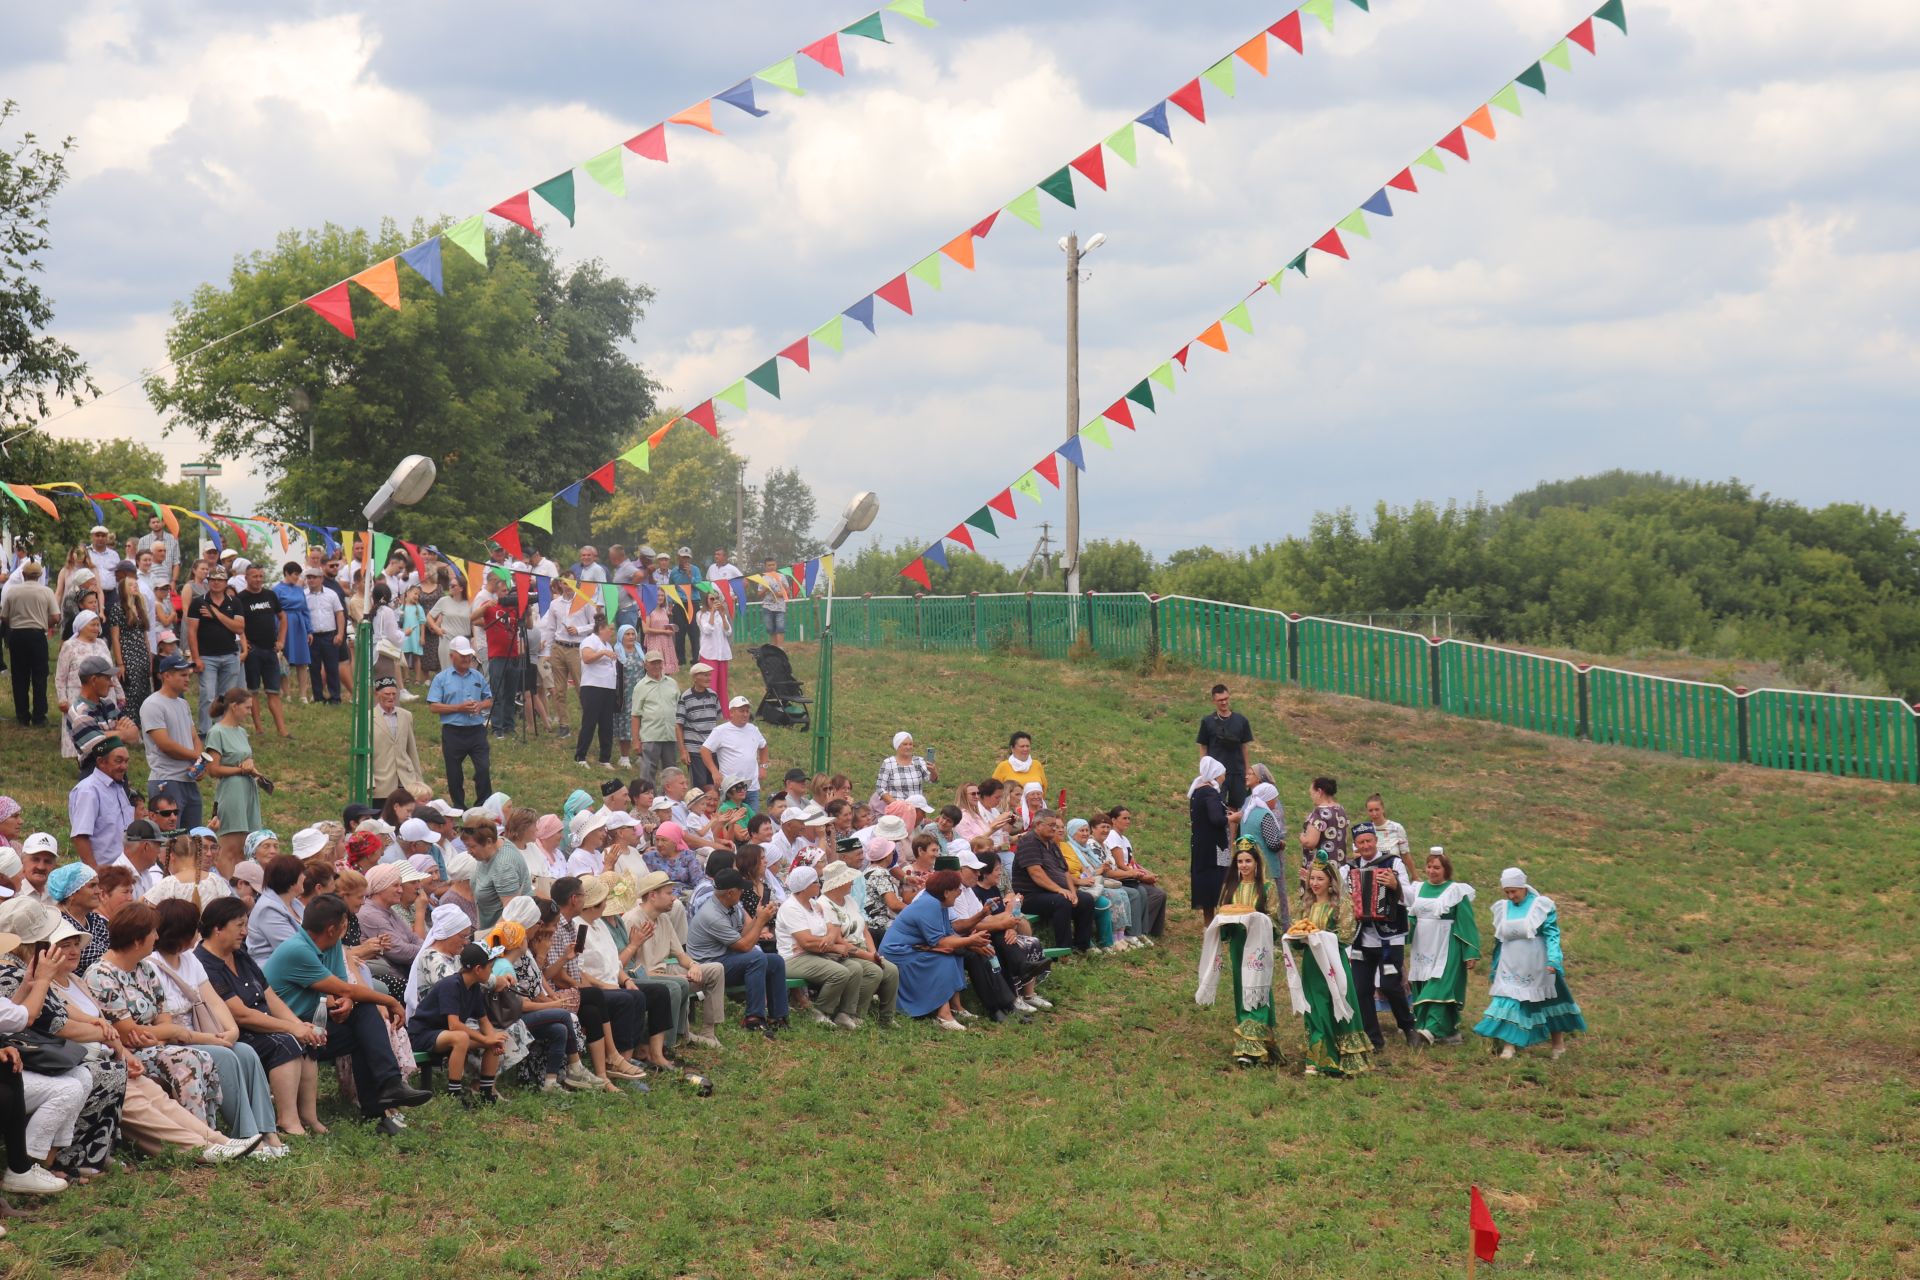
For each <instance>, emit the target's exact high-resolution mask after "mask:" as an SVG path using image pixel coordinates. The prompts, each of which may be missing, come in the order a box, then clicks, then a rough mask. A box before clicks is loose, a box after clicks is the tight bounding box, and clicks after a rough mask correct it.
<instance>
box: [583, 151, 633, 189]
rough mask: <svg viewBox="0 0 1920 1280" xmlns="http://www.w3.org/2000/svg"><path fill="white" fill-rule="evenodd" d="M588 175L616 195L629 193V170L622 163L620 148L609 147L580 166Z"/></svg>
mask: <svg viewBox="0 0 1920 1280" xmlns="http://www.w3.org/2000/svg"><path fill="white" fill-rule="evenodd" d="M580 167H581V168H582V169H585V170H586V171H587V176H588V177H589V178H592V179H593V180H594V181H595V182H597V183H599V184H600V186H601V187H602V188H603V189H605V190H607V191H610V192H612V193H613V194H614V195H616V196H625V195H626V194H627V171H626V169H625V168H624V167H622V165H621V163H620V148H619V147H608V148H607V149H606V150H605V151H602V152H601V153H600V154H599V155H597V156H595V157H593V159H591V160H588V161H587V162H585V163H584V164H582V165H581V166H580Z"/></svg>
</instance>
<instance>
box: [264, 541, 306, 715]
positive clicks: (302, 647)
mask: <svg viewBox="0 0 1920 1280" xmlns="http://www.w3.org/2000/svg"><path fill="white" fill-rule="evenodd" d="M273 595H274V598H275V599H276V600H278V601H279V602H280V612H281V613H283V614H284V615H286V619H287V674H288V676H289V678H291V679H292V681H293V692H292V693H291V694H289V695H288V697H289V698H292V697H295V696H301V695H304V693H305V691H306V690H307V688H308V684H307V664H308V663H310V662H312V661H313V657H312V654H311V652H310V650H309V649H308V646H307V637H308V636H309V635H310V634H312V632H313V615H312V614H310V613H308V612H307V593H306V591H305V590H303V589H302V588H301V586H300V566H299V564H297V563H296V562H294V561H292V560H289V561H287V562H286V563H285V564H284V565H282V566H280V582H279V584H278V585H276V586H275V587H274V589H273ZM306 700H307V701H309V702H311V701H312V699H311V698H307V699H306Z"/></svg>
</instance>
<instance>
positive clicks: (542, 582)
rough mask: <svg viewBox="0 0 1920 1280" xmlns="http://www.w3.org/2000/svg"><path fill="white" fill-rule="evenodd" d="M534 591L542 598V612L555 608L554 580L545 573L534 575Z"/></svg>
mask: <svg viewBox="0 0 1920 1280" xmlns="http://www.w3.org/2000/svg"><path fill="white" fill-rule="evenodd" d="M533 593H534V595H536V596H538V597H539V599H540V612H541V613H543V614H544V613H545V612H546V611H547V610H549V609H551V608H553V581H552V579H550V578H548V577H547V575H546V574H544V573H536V574H534V575H533Z"/></svg>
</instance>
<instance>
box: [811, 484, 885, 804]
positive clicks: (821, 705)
mask: <svg viewBox="0 0 1920 1280" xmlns="http://www.w3.org/2000/svg"><path fill="white" fill-rule="evenodd" d="M879 514H880V500H879V499H878V498H876V497H874V496H873V494H872V493H870V492H865V491H862V492H860V493H856V494H854V495H853V500H852V501H850V502H848V503H847V509H846V510H845V511H844V512H842V513H841V516H840V523H839V524H837V525H835V526H834V527H833V536H832V537H831V538H829V539H828V540H827V550H828V552H830V553H831V552H834V551H838V550H839V549H840V547H841V544H842V543H844V542H846V540H847V539H848V538H851V537H852V536H853V535H854V534H856V533H860V532H863V531H864V530H866V529H867V528H868V527H869V526H871V525H872V524H873V518H874V517H875V516H877V515H879ZM825 613H826V617H825V618H824V619H823V620H822V621H821V624H820V676H819V679H817V680H815V681H814V691H813V771H814V772H815V773H825V772H827V771H828V770H829V769H831V768H832V767H833V579H832V577H828V579H827V607H826V610H825Z"/></svg>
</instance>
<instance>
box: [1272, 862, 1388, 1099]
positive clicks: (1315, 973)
mask: <svg viewBox="0 0 1920 1280" xmlns="http://www.w3.org/2000/svg"><path fill="white" fill-rule="evenodd" d="M1353 935H1354V923H1353V920H1352V919H1351V918H1350V917H1348V916H1347V914H1346V911H1345V909H1344V907H1343V905H1342V901H1341V896H1340V876H1339V873H1338V872H1337V871H1335V870H1334V869H1333V867H1332V865H1331V864H1329V863H1328V862H1327V861H1326V856H1325V855H1324V854H1320V855H1318V856H1317V857H1316V859H1315V861H1314V863H1313V865H1312V866H1310V867H1308V868H1307V876H1306V892H1305V893H1304V894H1302V895H1301V901H1300V908H1299V911H1298V913H1297V914H1296V915H1295V916H1294V920H1293V927H1292V928H1290V929H1288V930H1287V933H1286V937H1285V938H1284V939H1283V940H1282V941H1283V943H1284V945H1285V947H1286V956H1287V984H1288V986H1289V987H1290V988H1293V995H1294V1010H1295V1012H1298V1013H1299V1014H1300V1017H1301V1020H1302V1021H1303V1022H1304V1023H1305V1025H1306V1032H1307V1066H1306V1071H1305V1074H1307V1075H1310V1076H1321V1075H1324V1076H1353V1075H1360V1074H1362V1073H1364V1072H1367V1071H1371V1070H1373V1042H1372V1041H1370V1040H1368V1039H1367V1032H1366V1028H1364V1027H1363V1026H1361V1025H1360V1007H1359V1005H1358V1004H1357V1003H1355V1002H1356V1001H1357V1000H1360V999H1368V1000H1371V999H1372V998H1373V993H1372V992H1371V991H1369V992H1366V993H1365V994H1364V996H1363V995H1362V994H1360V992H1359V991H1358V988H1357V987H1356V986H1355V985H1354V981H1353V968H1352V966H1351V965H1349V964H1348V963H1347V944H1348V943H1350V942H1352V941H1353ZM1296 984H1297V986H1296ZM1336 987H1338V990H1335V988H1336ZM1302 1006H1304V1008H1303V1007H1302ZM1343 1010H1344V1012H1343Z"/></svg>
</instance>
